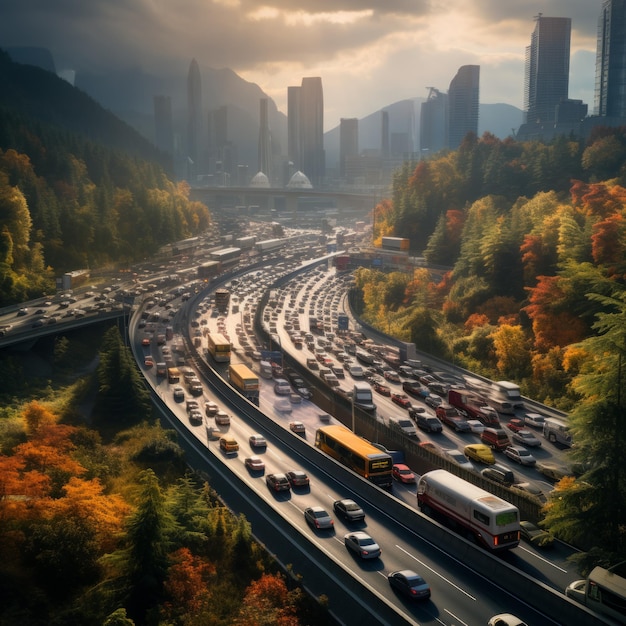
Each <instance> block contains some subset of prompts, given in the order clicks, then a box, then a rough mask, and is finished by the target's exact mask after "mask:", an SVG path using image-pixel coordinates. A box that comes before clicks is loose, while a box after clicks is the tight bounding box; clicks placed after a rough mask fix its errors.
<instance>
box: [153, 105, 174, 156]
mask: <svg viewBox="0 0 626 626" xmlns="http://www.w3.org/2000/svg"><path fill="white" fill-rule="evenodd" d="M154 143H155V144H156V147H157V148H158V149H159V150H161V151H162V152H165V153H166V154H169V155H170V156H173V155H174V124H173V121H172V99H171V98H170V97H169V96H154Z"/></svg>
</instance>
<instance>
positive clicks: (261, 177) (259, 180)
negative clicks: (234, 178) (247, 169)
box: [249, 172, 270, 189]
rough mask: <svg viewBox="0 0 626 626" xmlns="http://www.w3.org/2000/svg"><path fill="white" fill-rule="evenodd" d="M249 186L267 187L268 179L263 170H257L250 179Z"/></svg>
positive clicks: (268, 186) (268, 185) (268, 184)
mask: <svg viewBox="0 0 626 626" xmlns="http://www.w3.org/2000/svg"><path fill="white" fill-rule="evenodd" d="M249 186H250V187H255V188H256V189H269V188H270V179H269V178H268V177H267V176H266V175H265V174H264V173H263V172H257V173H256V174H255V175H254V177H253V178H252V180H251V181H250V185H249Z"/></svg>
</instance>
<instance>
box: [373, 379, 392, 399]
mask: <svg viewBox="0 0 626 626" xmlns="http://www.w3.org/2000/svg"><path fill="white" fill-rule="evenodd" d="M372 387H373V388H374V391H376V392H377V393H379V394H380V395H381V396H387V397H389V396H390V395H391V390H390V389H389V387H387V385H383V383H381V382H375V383H374V384H373V385H372Z"/></svg>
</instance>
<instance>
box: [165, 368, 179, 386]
mask: <svg viewBox="0 0 626 626" xmlns="http://www.w3.org/2000/svg"><path fill="white" fill-rule="evenodd" d="M167 382H168V383H169V384H170V385H174V384H176V383H179V382H180V370H179V369H178V368H177V367H168V368H167Z"/></svg>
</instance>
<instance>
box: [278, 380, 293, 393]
mask: <svg viewBox="0 0 626 626" xmlns="http://www.w3.org/2000/svg"><path fill="white" fill-rule="evenodd" d="M274 393H275V394H277V395H279V396H288V395H289V394H290V393H291V385H290V384H289V383H288V382H287V381H286V380H285V379H284V378H277V379H276V382H275V383H274Z"/></svg>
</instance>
